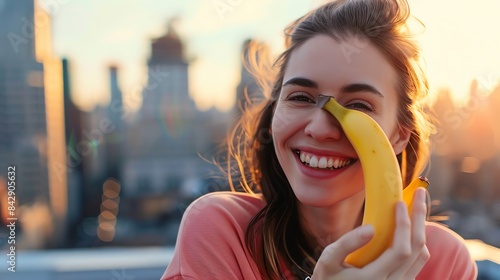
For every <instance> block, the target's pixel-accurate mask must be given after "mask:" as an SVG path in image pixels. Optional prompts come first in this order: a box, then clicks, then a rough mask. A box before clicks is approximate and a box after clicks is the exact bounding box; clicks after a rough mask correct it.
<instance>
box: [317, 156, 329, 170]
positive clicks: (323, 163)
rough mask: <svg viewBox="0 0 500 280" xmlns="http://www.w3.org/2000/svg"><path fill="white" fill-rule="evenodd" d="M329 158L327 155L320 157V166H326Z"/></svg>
mask: <svg viewBox="0 0 500 280" xmlns="http://www.w3.org/2000/svg"><path fill="white" fill-rule="evenodd" d="M326 164H327V160H326V158H325V157H321V158H320V159H319V163H318V167H319V168H326Z"/></svg>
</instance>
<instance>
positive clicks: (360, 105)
mask: <svg viewBox="0 0 500 280" xmlns="http://www.w3.org/2000/svg"><path fill="white" fill-rule="evenodd" d="M346 107H348V108H353V109H359V110H362V111H370V112H371V111H373V107H372V106H371V105H370V103H368V102H365V101H355V102H352V103H350V104H348V105H346Z"/></svg>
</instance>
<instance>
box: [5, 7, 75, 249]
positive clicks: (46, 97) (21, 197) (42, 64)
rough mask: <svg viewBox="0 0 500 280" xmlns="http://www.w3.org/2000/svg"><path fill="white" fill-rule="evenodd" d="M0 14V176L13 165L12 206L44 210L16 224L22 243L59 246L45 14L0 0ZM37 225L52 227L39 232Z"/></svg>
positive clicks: (53, 93) (61, 203)
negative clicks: (46, 212)
mask: <svg viewBox="0 0 500 280" xmlns="http://www.w3.org/2000/svg"><path fill="white" fill-rule="evenodd" d="M35 15H36V19H37V20H34V16H35ZM0 18H2V25H0V49H1V50H2V51H1V52H0V100H1V102H0V135H1V137H0V169H1V170H0V177H1V178H0V180H5V175H6V170H7V166H9V165H16V202H17V209H18V210H19V207H20V206H23V205H24V206H26V207H27V209H29V208H30V207H32V206H33V205H35V204H37V203H38V204H37V205H43V207H46V208H48V209H50V215H45V216H40V217H38V218H36V217H30V218H31V220H30V221H34V222H33V223H28V222H27V221H28V217H26V218H25V221H26V222H25V223H26V224H24V225H23V224H22V223H23V222H21V224H22V225H21V228H23V230H22V233H21V236H23V237H24V238H25V239H26V243H25V244H27V245H25V246H26V247H40V246H55V247H57V246H61V245H62V244H63V243H64V232H65V230H66V222H67V221H66V219H67V216H66V215H67V189H66V162H65V149H64V147H65V145H64V143H65V142H64V113H63V94H62V67H61V61H60V60H59V59H58V58H56V57H54V56H53V55H52V54H51V37H50V18H49V16H48V14H47V13H46V12H45V11H43V10H42V9H40V8H39V6H38V4H37V1H34V2H33V1H3V2H2V5H0ZM42 23H43V24H42ZM2 201H3V199H2ZM26 212H28V211H26ZM17 214H20V212H19V211H18V212H17ZM33 215H37V213H34V214H33ZM21 220H22V219H21ZM40 228H45V229H49V228H50V229H52V231H51V232H48V231H47V232H45V236H42V235H43V234H40V232H39V231H40ZM37 231H38V232H37ZM30 240H31V241H33V240H36V241H33V242H30ZM44 242H48V244H43V243H44Z"/></svg>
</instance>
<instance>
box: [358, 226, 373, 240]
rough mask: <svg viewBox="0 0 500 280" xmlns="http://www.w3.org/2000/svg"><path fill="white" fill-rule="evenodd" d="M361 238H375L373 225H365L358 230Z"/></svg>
mask: <svg viewBox="0 0 500 280" xmlns="http://www.w3.org/2000/svg"><path fill="white" fill-rule="evenodd" d="M358 233H359V236H360V237H362V238H365V239H366V238H370V237H372V236H373V233H374V229H373V226H372V225H364V226H361V227H359V228H358Z"/></svg>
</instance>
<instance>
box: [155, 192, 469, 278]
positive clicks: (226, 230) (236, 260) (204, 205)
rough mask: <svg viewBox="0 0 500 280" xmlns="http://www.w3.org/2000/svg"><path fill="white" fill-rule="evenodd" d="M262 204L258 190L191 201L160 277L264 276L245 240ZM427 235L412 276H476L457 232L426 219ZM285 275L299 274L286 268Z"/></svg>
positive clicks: (206, 196) (216, 194)
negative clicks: (421, 261) (423, 259)
mask: <svg viewBox="0 0 500 280" xmlns="http://www.w3.org/2000/svg"><path fill="white" fill-rule="evenodd" d="M264 205H265V202H264V200H263V199H262V196H261V195H251V194H247V193H238V192H214V193H209V194H206V195H204V196H202V197H200V198H199V199H197V200H196V201H194V202H193V203H192V204H191V205H190V206H189V207H188V209H186V212H185V213H184V216H183V218H182V222H181V225H180V229H179V234H178V237H177V243H176V246H175V253H174V257H173V259H172V261H171V262H170V264H169V265H168V267H167V269H166V271H165V273H164V274H163V277H162V278H161V279H162V280H167V279H168V280H181V279H196V280H212V279H213V280H233V279H235V280H236V279H245V280H260V279H264V278H262V277H261V276H260V273H259V271H258V269H257V265H256V264H255V262H254V261H253V259H252V257H251V255H250V252H249V251H248V249H247V247H246V245H245V230H246V228H247V225H248V223H249V221H250V220H251V219H252V218H253V217H254V216H255V215H256V214H257V212H258V211H259V210H260V209H262V208H263V207H264ZM426 238H427V248H428V249H429V252H430V254H431V257H430V259H429V260H428V261H427V263H426V264H425V266H424V268H423V269H422V270H421V272H420V274H419V275H418V277H417V278H416V279H418V280H433V279H435V280H444V279H452V280H461V279H463V280H471V279H476V277H477V267H476V264H475V262H474V261H473V260H472V259H471V257H470V254H469V252H468V250H467V247H465V245H464V242H463V239H462V238H461V237H460V236H458V235H457V234H456V233H454V232H453V231H451V230H449V229H447V228H445V227H443V226H441V225H439V224H436V223H427V228H426ZM282 267H285V266H284V264H283V265H282ZM283 276H284V278H286V279H297V278H295V277H294V276H293V275H292V274H291V273H290V271H289V270H286V268H285V275H283ZM300 280H302V279H300Z"/></svg>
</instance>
